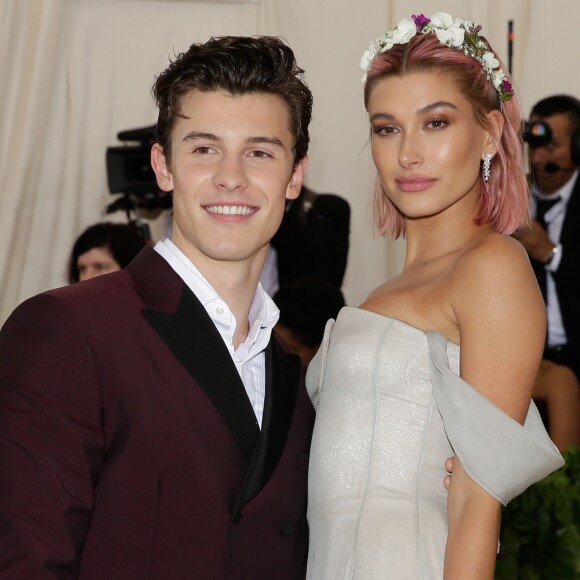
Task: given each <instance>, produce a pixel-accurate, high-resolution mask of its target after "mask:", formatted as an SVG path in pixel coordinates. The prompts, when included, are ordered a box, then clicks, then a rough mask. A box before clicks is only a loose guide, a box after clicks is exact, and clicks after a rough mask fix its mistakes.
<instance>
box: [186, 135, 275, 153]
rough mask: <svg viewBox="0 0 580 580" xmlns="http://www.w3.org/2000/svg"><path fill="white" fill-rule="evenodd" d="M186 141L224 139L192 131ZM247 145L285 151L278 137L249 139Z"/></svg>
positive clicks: (259, 136) (261, 136)
mask: <svg viewBox="0 0 580 580" xmlns="http://www.w3.org/2000/svg"><path fill="white" fill-rule="evenodd" d="M183 140H184V141H215V142H221V141H222V138H221V137H219V136H218V135H215V134H214V133H207V132H205V131H190V132H189V133H188V134H187V135H186V136H185V137H184V138H183ZM246 143H249V144H251V145H264V144H266V145H273V146H274V147H280V148H281V149H284V143H282V141H281V140H280V139H278V137H266V136H264V135H256V136H254V137H248V138H247V139H246Z"/></svg>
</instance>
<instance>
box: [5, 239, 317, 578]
mask: <svg viewBox="0 0 580 580" xmlns="http://www.w3.org/2000/svg"><path fill="white" fill-rule="evenodd" d="M298 360H299V359H298V357H296V356H295V355H292V354H286V353H285V352H283V350H282V349H281V348H280V346H279V345H278V343H277V341H276V340H275V339H274V338H273V339H272V340H271V341H270V344H269V346H268V347H267V350H266V397H265V406H264V415H263V426H262V429H261V430H260V429H259V427H258V424H257V422H256V418H255V415H254V412H253V410H252V407H251V405H250V402H249V400H248V397H247V395H246V392H245V389H244V386H243V384H242V382H241V380H240V377H239V374H238V372H237V370H236V368H235V366H234V364H233V362H232V360H231V357H230V355H229V353H228V351H227V349H226V347H225V345H224V344H223V340H222V339H221V337H220V336H219V334H218V332H217V330H216V328H215V326H214V325H213V323H212V321H211V319H210V318H209V317H208V316H207V313H206V312H205V310H204V308H203V307H202V305H201V304H200V303H199V301H198V300H197V299H196V297H195V296H194V294H193V293H192V292H191V291H190V290H189V288H187V286H185V284H184V283H183V282H182V280H181V279H180V278H179V277H178V276H177V275H176V274H175V272H174V271H173V270H172V269H171V267H170V266H169V265H168V264H167V263H166V262H165V261H164V260H163V258H161V257H160V256H159V255H158V254H157V253H156V252H155V251H154V250H152V249H151V248H146V249H145V250H143V251H142V252H141V253H140V254H139V255H138V256H137V258H136V259H135V260H134V261H133V262H132V263H131V264H130V265H129V266H128V267H127V269H126V270H123V271H121V272H117V273H114V274H110V275H107V276H101V277H99V278H96V279H94V280H90V281H87V282H82V283H80V284H75V285H73V286H69V287H66V288H61V289H59V290H54V291H51V292H47V293H44V294H41V295H39V296H36V297H34V298H32V299H30V300H28V301H26V302H24V303H23V304H22V305H21V306H20V307H18V308H17V309H16V310H15V312H14V313H13V314H12V316H11V317H10V318H9V319H8V321H7V322H6V324H5V325H4V327H3V329H2V331H1V333H0V578H2V579H3V580H9V579H19V580H21V579H24V578H30V579H32V578H34V579H41V578H43V579H44V578H51V579H53V578H59V579H69V578H80V579H82V580H89V579H91V580H117V579H118V580H146V579H158V580H180V579H182V578H183V579H186V578H187V579H188V580H192V579H196V580H197V579H200V580H206V579H208V580H211V579H240V580H242V579H243V580H250V579H251V580H262V579H263V580H285V579H288V580H290V579H292V580H294V579H297V578H302V577H303V574H304V567H305V555H306V549H307V537H306V536H307V528H306V519H305V512H306V477H307V463H308V450H309V444H310V435H311V428H312V422H313V415H314V414H313V410H312V407H311V405H310V401H309V400H308V397H307V395H306V393H305V391H304V389H303V388H300V387H299V362H298Z"/></svg>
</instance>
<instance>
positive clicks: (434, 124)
mask: <svg viewBox="0 0 580 580" xmlns="http://www.w3.org/2000/svg"><path fill="white" fill-rule="evenodd" d="M447 125H449V122H448V121H447V120H446V119H433V120H432V121H430V122H429V123H427V127H429V128H430V129H443V128H444V127H447Z"/></svg>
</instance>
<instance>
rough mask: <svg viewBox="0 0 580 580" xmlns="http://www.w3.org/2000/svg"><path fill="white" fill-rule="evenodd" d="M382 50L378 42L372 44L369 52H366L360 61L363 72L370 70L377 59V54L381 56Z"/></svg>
mask: <svg viewBox="0 0 580 580" xmlns="http://www.w3.org/2000/svg"><path fill="white" fill-rule="evenodd" d="M380 50H381V47H380V45H379V43H378V42H377V41H373V42H371V44H370V46H369V48H368V50H366V51H365V53H364V54H363V55H362V58H361V59H360V67H361V68H362V69H363V70H370V68H371V64H372V62H373V60H375V58H377V54H379V51H380Z"/></svg>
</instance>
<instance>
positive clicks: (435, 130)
mask: <svg viewBox="0 0 580 580" xmlns="http://www.w3.org/2000/svg"><path fill="white" fill-rule="evenodd" d="M368 113H369V119H370V122H371V149H372V156H373V160H374V162H375V165H376V167H377V170H378V173H379V178H380V182H381V185H382V187H383V190H384V191H385V193H386V194H387V195H388V197H389V198H390V200H391V201H392V202H393V203H394V204H395V205H396V206H397V208H398V209H399V210H400V211H401V212H402V213H403V214H404V215H405V216H406V217H407V218H409V219H418V218H424V217H430V216H434V215H438V214H440V213H442V212H444V211H445V210H447V209H448V208H449V207H451V206H455V205H456V204H459V205H460V206H461V207H464V208H465V211H467V212H468V213H469V215H471V214H473V212H474V211H477V207H478V202H479V183H480V167H481V159H482V158H483V156H484V154H485V153H486V152H488V151H489V152H491V153H495V146H494V145H493V142H492V140H491V137H490V135H489V133H488V132H487V131H486V130H485V129H483V127H481V125H480V124H479V123H478V122H477V120H476V118H475V115H474V111H473V107H472V105H471V104H470V103H469V101H467V99H465V97H464V96H463V94H462V93H461V92H460V91H459V89H458V88H457V86H456V83H455V81H454V80H453V79H452V77H450V76H449V75H448V74H446V73H443V72H439V71H431V72H416V73H410V74H407V75H405V76H402V77H398V76H397V77H388V78H385V79H384V80H381V81H379V82H378V83H377V85H376V86H375V88H374V89H373V91H372V93H371V95H370V98H369V103H368Z"/></svg>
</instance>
